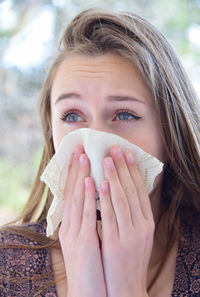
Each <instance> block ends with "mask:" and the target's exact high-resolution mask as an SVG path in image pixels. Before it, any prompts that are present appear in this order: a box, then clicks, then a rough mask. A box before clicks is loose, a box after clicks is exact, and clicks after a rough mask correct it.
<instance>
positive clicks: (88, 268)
mask: <svg viewBox="0 0 200 297" xmlns="http://www.w3.org/2000/svg"><path fill="white" fill-rule="evenodd" d="M127 97H128V98H132V99H133V98H134V99H133V100H131V101H130V100H125V99H127ZM119 98H120V99H121V100H120V101H119V100H116V99H119ZM122 98H123V100H122ZM111 99H112V101H111ZM51 110H52V131H53V141H54V146H55V149H56V148H57V147H58V145H59V143H60V141H61V140H62V138H63V137H64V136H65V135H66V134H68V133H69V132H71V131H73V130H75V129H79V128H83V127H87V128H93V129H96V130H99V131H105V132H111V133H113V134H117V135H119V136H121V137H123V138H125V139H127V140H128V141H130V142H132V143H133V144H136V145H137V146H139V147H141V148H142V149H143V150H144V151H146V152H148V153H150V154H151V155H153V156H155V157H157V158H158V159H160V160H161V161H163V162H164V159H165V158H164V150H163V147H162V143H161V138H160V133H159V127H158V123H157V120H156V117H155V113H154V107H153V104H152V101H151V97H150V94H149V92H148V89H147V87H146V86H145V84H144V82H143V80H142V78H141V76H140V74H139V72H138V71H137V69H136V68H135V67H134V65H133V64H132V63H131V62H130V61H128V60H127V59H125V58H123V57H120V56H117V55H115V54H111V53H110V54H106V55H102V56H99V57H95V58H94V57H92V58H90V57H85V56H71V57H69V58H67V59H66V60H65V61H64V62H63V63H62V64H61V65H60V67H59V68H58V71H57V74H56V76H55V79H54V83H53V86H52V92H51ZM69 112H70V113H71V114H68V115H67V113H69ZM102 166H103V168H104V176H105V180H104V181H102V184H101V190H100V203H101V210H102V212H101V216H102V249H101V250H100V249H99V242H98V235H97V231H96V200H95V185H94V182H93V180H92V178H91V177H90V164H89V159H88V158H87V155H86V154H85V153H84V148H83V147H82V146H81V145H79V146H78V147H77V149H76V151H75V152H74V154H73V155H72V158H71V164H70V167H69V172H68V177H67V181H66V187H65V206H64V211H63V220H62V224H61V227H60V229H59V239H60V242H61V247H62V253H63V257H64V262H65V267H66V274H67V276H68V290H69V293H68V297H69V296H70V297H75V296H76V297H78V296H82V297H83V296H85V297H86V296H87V297H89V296H101V297H104V296H108V297H118V296H119V297H121V296H123V297H129V296H131V297H134V296H137V297H140V296H141V297H142V296H148V295H147V291H146V281H147V269H148V264H149V260H150V256H151V252H152V246H153V235H154V227H155V224H154V218H153V213H152V208H151V203H150V200H149V197H148V194H147V191H146V188H145V185H144V182H143V180H142V178H141V175H140V172H139V170H138V167H137V164H136V162H135V159H134V156H133V155H131V154H130V152H129V153H126V154H124V155H123V154H122V153H121V152H120V149H119V147H118V146H115V145H114V146H112V147H111V148H110V156H108V157H106V158H105V159H104V162H103V164H102ZM160 178H161V176H160ZM157 199H158V197H157ZM88 280H90V281H88ZM91 284H92V285H91Z"/></svg>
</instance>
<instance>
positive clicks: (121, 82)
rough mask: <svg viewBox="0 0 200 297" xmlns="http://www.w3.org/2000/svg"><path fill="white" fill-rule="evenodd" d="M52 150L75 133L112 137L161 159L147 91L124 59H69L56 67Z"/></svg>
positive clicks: (52, 93) (138, 75) (159, 140)
mask: <svg viewBox="0 0 200 297" xmlns="http://www.w3.org/2000/svg"><path fill="white" fill-rule="evenodd" d="M51 111H52V132H53V142H54V148H55V150H56V149H57V147H58V145H59V143H60V141H61V140H62V138H63V137H64V136H65V135H66V134H68V133H69V132H71V131H73V130H75V129H79V128H92V129H95V130H99V131H104V132H109V133H113V134H117V135H119V136H121V137H123V138H125V139H126V140H128V141H130V142H132V143H133V144H135V145H137V146H139V147H140V148H142V149H143V150H144V151H146V152H148V153H149V154H151V155H153V156H155V157H157V158H158V159H160V160H161V161H163V160H164V152H163V151H164V150H163V147H162V143H161V137H160V134H159V126H158V122H157V119H156V117H155V112H154V106H153V103H152V100H151V96H150V94H149V91H148V89H147V87H146V85H145V83H144V81H143V79H142V77H141V75H140V73H139V72H138V70H137V69H136V67H135V66H134V65H133V64H132V63H131V62H130V61H129V60H127V59H125V58H124V57H121V56H118V55H116V54H111V53H109V54H105V55H101V56H98V57H87V56H81V55H80V56H77V55H76V56H75V55H74V56H70V57H68V58H66V59H65V60H64V61H63V62H62V63H61V65H60V66H59V68H58V70H57V73H56V75H55V78H54V81H53V86H52V91H51Z"/></svg>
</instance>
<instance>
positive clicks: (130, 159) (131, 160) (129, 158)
mask: <svg viewBox="0 0 200 297" xmlns="http://www.w3.org/2000/svg"><path fill="white" fill-rule="evenodd" d="M125 156H126V160H127V161H128V162H129V163H131V164H133V163H134V162H135V158H134V156H133V153H132V152H126V153H125Z"/></svg>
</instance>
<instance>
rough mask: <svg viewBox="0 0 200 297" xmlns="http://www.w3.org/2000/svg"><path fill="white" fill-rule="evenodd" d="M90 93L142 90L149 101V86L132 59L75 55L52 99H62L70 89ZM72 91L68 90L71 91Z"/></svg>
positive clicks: (62, 70)
mask: <svg viewBox="0 0 200 297" xmlns="http://www.w3.org/2000/svg"><path fill="white" fill-rule="evenodd" d="M68 88H70V91H74V90H72V89H74V88H75V89H76V90H80V91H83V92H84V91H85V90H86V89H87V90H88V89H90V90H92V88H93V89H95V90H99V91H102V89H103V90H104V91H105V92H106V91H108V92H111V93H112V92H118V91H119V92H122V91H125V90H129V91H132V90H136V91H137V90H140V93H142V94H141V95H142V96H143V97H149V92H148V90H147V87H146V84H145V83H144V80H143V78H142V75H141V74H140V72H139V71H138V69H137V68H136V66H135V65H134V64H133V63H132V62H131V61H130V60H128V59H126V58H124V57H122V56H120V55H117V54H114V53H107V54H104V55H99V56H95V57H94V56H91V57H90V56H83V55H72V56H69V57H67V58H65V60H64V61H63V62H62V63H61V64H60V65H59V67H58V69H57V71H56V74H55V76H54V79H53V84H52V90H51V95H52V97H55V96H58V95H59V94H58V93H59V92H64V91H66V89H68ZM67 91H68V90H67Z"/></svg>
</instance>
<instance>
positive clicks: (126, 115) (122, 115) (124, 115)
mask: <svg viewBox="0 0 200 297" xmlns="http://www.w3.org/2000/svg"><path fill="white" fill-rule="evenodd" d="M116 115H117V116H119V120H120V121H131V120H139V119H141V117H138V116H136V115H134V114H132V113H130V112H128V111H121V112H117V114H116Z"/></svg>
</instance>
